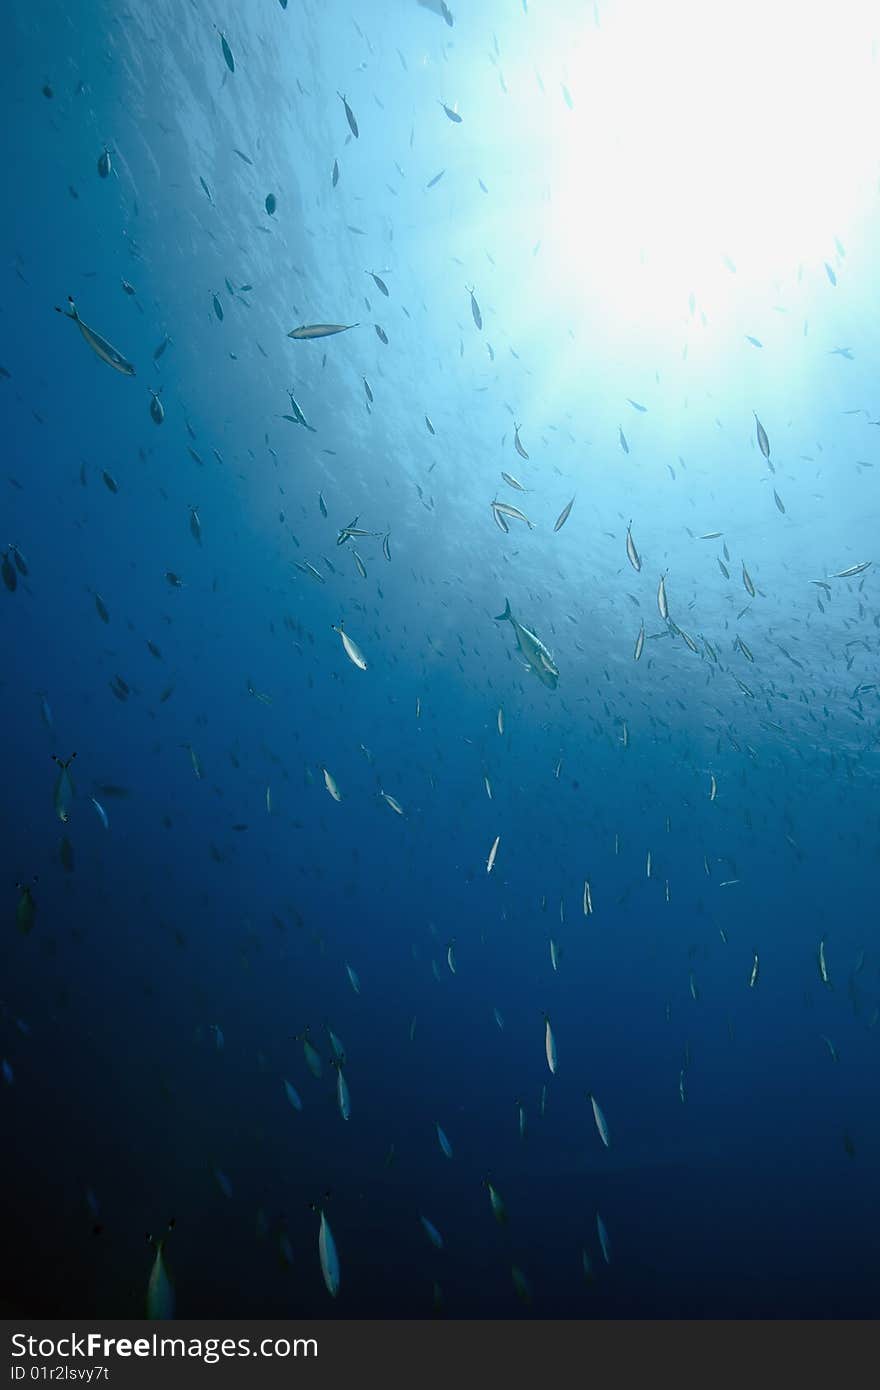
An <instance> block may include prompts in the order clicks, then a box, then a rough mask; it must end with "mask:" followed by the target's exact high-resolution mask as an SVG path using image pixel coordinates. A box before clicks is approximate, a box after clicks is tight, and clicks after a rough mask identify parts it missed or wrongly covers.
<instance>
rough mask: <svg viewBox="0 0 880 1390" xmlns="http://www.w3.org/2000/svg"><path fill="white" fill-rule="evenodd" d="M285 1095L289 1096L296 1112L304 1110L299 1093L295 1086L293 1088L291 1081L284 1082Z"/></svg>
mask: <svg viewBox="0 0 880 1390" xmlns="http://www.w3.org/2000/svg"><path fill="white" fill-rule="evenodd" d="M284 1094H285V1095H286V1096H287V1099H288V1100H289V1101H290V1103H291V1105H292V1106H293V1108H294V1110H302V1108H303V1106H302V1101H301V1100H300V1098H299V1092H298V1091H297V1090H296V1088H295V1087H294V1086H291V1084H290V1082H289V1081H285V1082H284Z"/></svg>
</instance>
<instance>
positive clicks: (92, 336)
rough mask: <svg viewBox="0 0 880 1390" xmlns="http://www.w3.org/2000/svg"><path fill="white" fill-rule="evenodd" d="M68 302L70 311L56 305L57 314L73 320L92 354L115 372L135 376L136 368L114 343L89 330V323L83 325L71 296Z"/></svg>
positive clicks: (68, 297) (91, 329)
mask: <svg viewBox="0 0 880 1390" xmlns="http://www.w3.org/2000/svg"><path fill="white" fill-rule="evenodd" d="M67 302H68V304H69V305H70V308H69V309H59V307H58V305H57V304H56V305H55V312H56V314H63V315H64V317H65V318H68V319H73V321H74V323H75V324H76V326H77V328H78V329H79V331H80V333H81V334H82V335H83V337H84V338H85V340H86V342H87V343H88V345H89V347H90V348H91V349H92V352H94V353H95V354H96V355H97V356H98V357H100V359H101V361H102V362H106V363H107V366H108V367H114V368H115V370H116V371H117V372H121V373H122V375H123V376H134V375H135V370H134V367H133V366H132V364H131V363H130V362H129V361H128V359H127V358H125V357H123V355H122V353H121V352H118V351H117V349H116V348H115V347H114V346H113V344H112V343H108V342H107V339H106V338H102V337H101V334H100V333H96V332H95V330H94V329H93V328H89V326H88V324H87V323H83V321H82V319H81V318H80V316H79V314H78V313H77V310H76V305H75V304H74V302H73V299H72V297H71V296H70V295H68V296H67Z"/></svg>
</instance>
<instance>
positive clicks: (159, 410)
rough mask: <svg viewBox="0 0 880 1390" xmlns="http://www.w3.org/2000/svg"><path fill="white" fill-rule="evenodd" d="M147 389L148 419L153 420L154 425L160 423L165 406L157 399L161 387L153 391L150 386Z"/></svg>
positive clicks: (160, 392)
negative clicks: (148, 401) (148, 394)
mask: <svg viewBox="0 0 880 1390" xmlns="http://www.w3.org/2000/svg"><path fill="white" fill-rule="evenodd" d="M147 389H148V391H149V393H150V419H151V420H152V421H153V424H154V425H161V423H162V421H163V420H164V419H165V407H164V406H163V404H162V402H161V401H160V400H159V397H160V395H161V394H162V388H161V386H160V387H159V390H158V391H154V390H153V388H152V386H149V387H148V388H147Z"/></svg>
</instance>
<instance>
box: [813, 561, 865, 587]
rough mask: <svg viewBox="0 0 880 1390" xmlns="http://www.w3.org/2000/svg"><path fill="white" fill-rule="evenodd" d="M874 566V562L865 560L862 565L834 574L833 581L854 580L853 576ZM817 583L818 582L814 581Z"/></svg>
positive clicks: (852, 566)
mask: <svg viewBox="0 0 880 1390" xmlns="http://www.w3.org/2000/svg"><path fill="white" fill-rule="evenodd" d="M872 564H873V561H872V560H863V561H862V563H861V564H860V565H850V567H849V569H846V570H838V572H837V574H832V576H831V578H832V579H852V577H853V575H856V574H863V573H864V572H865V570H866V569H868V568H869V567H870V566H871V565H872ZM813 582H814V583H816V582H817V581H815V580H814V581H813Z"/></svg>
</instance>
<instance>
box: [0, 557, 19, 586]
mask: <svg viewBox="0 0 880 1390" xmlns="http://www.w3.org/2000/svg"><path fill="white" fill-rule="evenodd" d="M0 573H2V575H3V583H4V584H5V585H6V587H7V589H8V590H9V592H10V593H11V594H14V593H15V591H16V589H17V588H18V575H17V574H16V573H15V566H14V565H13V563H12V561H11V560H10V558H9V551H8V550H4V552H3V558H2V560H0Z"/></svg>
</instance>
